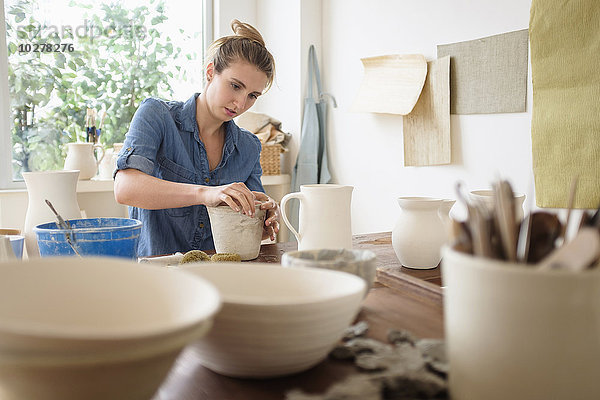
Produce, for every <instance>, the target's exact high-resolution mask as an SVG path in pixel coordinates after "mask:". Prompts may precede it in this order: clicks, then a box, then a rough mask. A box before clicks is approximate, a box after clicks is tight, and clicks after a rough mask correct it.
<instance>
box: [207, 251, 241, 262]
mask: <svg viewBox="0 0 600 400" xmlns="http://www.w3.org/2000/svg"><path fill="white" fill-rule="evenodd" d="M210 261H237V262H239V261H242V257H240V255H239V254H236V253H217V254H213V255H212V257H211V258H210Z"/></svg>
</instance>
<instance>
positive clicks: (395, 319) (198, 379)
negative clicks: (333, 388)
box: [154, 232, 444, 400]
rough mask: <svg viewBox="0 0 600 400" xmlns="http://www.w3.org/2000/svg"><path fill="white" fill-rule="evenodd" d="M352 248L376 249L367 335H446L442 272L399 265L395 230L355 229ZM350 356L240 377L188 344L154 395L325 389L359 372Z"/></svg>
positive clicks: (270, 248) (268, 395)
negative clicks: (205, 361) (290, 371)
mask: <svg viewBox="0 0 600 400" xmlns="http://www.w3.org/2000/svg"><path fill="white" fill-rule="evenodd" d="M353 248H354V249H368V250H371V251H373V252H374V253H375V254H376V255H377V267H378V271H377V282H375V284H374V285H373V288H372V289H371V291H370V292H369V294H368V295H367V297H366V298H365V301H364V303H363V306H362V309H361V311H360V313H359V315H358V317H357V321H360V320H362V321H367V322H368V323H369V327H370V328H369V332H368V337H371V338H374V339H378V340H381V341H384V342H387V340H386V336H387V332H388V330H389V329H392V328H393V329H407V330H409V331H411V332H412V333H414V334H415V335H417V336H418V337H422V338H425V337H430V338H443V336H444V331H443V308H442V306H443V303H442V290H441V287H440V285H441V273H440V268H439V267H437V268H435V269H431V270H411V269H407V268H404V267H402V266H401V265H400V263H399V261H398V259H397V257H396V254H395V253H394V249H393V248H392V243H391V233H390V232H385V233H375V234H365V235H356V236H354V237H353ZM295 249H296V243H291V242H286V243H275V244H269V245H263V246H262V247H261V252H260V255H259V257H258V258H257V259H256V260H254V261H255V262H268V263H279V262H280V260H281V255H282V254H283V253H284V252H287V251H291V250H295ZM355 371H356V370H355V367H354V366H353V364H352V363H350V362H342V361H336V360H330V359H327V360H325V361H323V362H321V363H320V364H319V365H317V366H315V367H313V368H311V369H310V370H308V371H305V372H302V373H299V374H296V375H292V376H289V377H284V378H276V379H261V380H253V379H238V378H228V377H225V376H221V375H219V374H216V373H214V372H212V371H210V370H208V369H206V368H204V367H203V366H202V365H200V362H199V358H198V356H197V355H196V354H195V353H194V352H193V351H192V350H185V351H184V352H183V353H182V354H181V355H180V356H179V358H178V359H177V361H176V363H175V365H174V366H173V369H172V370H171V373H170V374H169V376H168V377H167V379H166V380H165V382H164V383H163V385H162V387H161V388H160V390H159V391H158V393H157V394H156V396H155V397H154V400H188V399H189V400H198V399H202V400H204V399H207V400H208V399H218V400H226V399H244V400H245V399H260V400H270V399H284V398H285V393H286V392H287V391H289V390H291V389H293V388H301V389H302V390H304V391H306V392H309V393H321V392H323V391H325V390H326V389H327V388H328V387H329V385H331V384H332V383H333V382H336V381H338V380H341V379H343V378H344V377H346V376H347V375H349V374H351V373H353V372H355Z"/></svg>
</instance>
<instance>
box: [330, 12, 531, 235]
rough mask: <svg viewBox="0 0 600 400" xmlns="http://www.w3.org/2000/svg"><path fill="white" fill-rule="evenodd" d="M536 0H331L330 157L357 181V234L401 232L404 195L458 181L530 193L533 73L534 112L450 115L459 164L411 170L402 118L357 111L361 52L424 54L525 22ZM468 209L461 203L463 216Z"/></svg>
mask: <svg viewBox="0 0 600 400" xmlns="http://www.w3.org/2000/svg"><path fill="white" fill-rule="evenodd" d="M530 4H531V2H530V1H529V0H505V1H497V0H479V1H471V0H453V1H446V0H421V1H405V0H404V1H386V0H370V1H369V2H364V1H359V0H323V1H322V21H323V26H322V30H323V33H322V35H323V48H322V54H323V57H322V65H323V68H322V70H323V75H324V83H325V87H326V91H329V92H331V93H333V94H334V95H335V96H336V99H337V102H338V108H337V109H332V108H330V114H329V142H328V146H329V157H330V158H329V159H330V163H331V170H332V173H333V176H334V179H335V181H336V182H338V183H342V184H348V185H353V186H354V187H355V190H354V195H353V212H352V219H353V221H352V222H353V232H354V233H355V234H356V233H364V232H377V231H389V230H391V229H392V227H393V225H394V223H395V219H396V216H397V215H398V212H399V207H398V205H397V204H396V200H395V199H396V198H397V197H398V196H435V197H449V198H455V194H454V184H455V182H456V181H457V180H459V179H460V180H463V181H464V182H465V183H466V185H467V187H469V188H470V189H477V188H487V187H489V186H490V183H491V181H492V180H493V179H494V178H495V177H496V176H502V177H505V178H508V179H509V180H510V181H511V183H512V184H513V189H514V190H516V191H520V192H524V193H528V194H530V195H532V194H531V193H529V191H530V190H531V189H529V187H530V181H531V179H532V159H531V135H530V123H531V98H532V97H531V76H529V83H528V85H529V87H528V98H527V112H526V113H515V114H488V115H451V137H452V160H453V161H452V164H451V165H447V166H430V167H404V166H403V139H402V117H401V116H396V115H386V114H369V113H352V112H350V111H349V109H350V106H351V104H352V101H353V100H354V96H355V94H356V92H357V90H358V87H359V84H360V82H361V79H362V73H363V71H362V63H361V61H360V58H361V57H368V56H375V55H384V54H412V53H420V54H423V55H425V57H426V58H427V59H428V60H432V59H436V58H437V48H436V46H437V45H438V44H444V43H452V42H458V41H464V40H471V39H476V38H479V37H484V36H489V35H494V34H499V33H503V32H508V31H513V30H518V29H525V28H527V27H528V23H529V8H530ZM460 211H461V210H454V211H453V213H454V214H455V215H457V214H460Z"/></svg>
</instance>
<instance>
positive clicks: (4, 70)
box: [0, 0, 214, 190]
mask: <svg viewBox="0 0 600 400" xmlns="http://www.w3.org/2000/svg"><path fill="white" fill-rule="evenodd" d="M201 1H202V5H201V9H202V35H203V46H202V49H201V52H200V54H201V56H202V60H204V57H205V52H206V49H207V48H208V46H209V45H210V43H212V41H213V37H214V33H213V19H214V12H213V9H214V0H201ZM0 17H2V23H1V24H0V190H11V189H22V188H25V182H24V181H14V180H13V173H12V139H11V120H10V117H11V112H10V98H9V88H8V47H7V43H6V14H5V10H4V0H0Z"/></svg>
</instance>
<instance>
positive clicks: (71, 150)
mask: <svg viewBox="0 0 600 400" xmlns="http://www.w3.org/2000/svg"><path fill="white" fill-rule="evenodd" d="M94 150H97V151H98V152H99V154H100V155H99V156H98V158H97V159H96V157H95V156H94ZM103 158H104V148H103V147H102V146H101V145H99V144H94V143H67V157H66V158H65V166H64V169H65V170H74V169H78V170H79V171H80V172H79V179H90V178H93V177H94V176H95V175H96V173H97V172H98V164H100V162H101V161H102V159H103Z"/></svg>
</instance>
